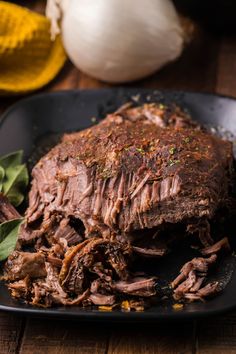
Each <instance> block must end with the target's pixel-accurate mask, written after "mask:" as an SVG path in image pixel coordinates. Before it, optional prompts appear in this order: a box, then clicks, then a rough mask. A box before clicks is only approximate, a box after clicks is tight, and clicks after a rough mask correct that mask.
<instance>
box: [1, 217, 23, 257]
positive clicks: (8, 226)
mask: <svg viewBox="0 0 236 354" xmlns="http://www.w3.org/2000/svg"><path fill="white" fill-rule="evenodd" d="M22 221H23V219H13V220H9V221H6V222H3V223H2V224H1V225H0V261H3V260H4V259H6V258H7V257H8V256H9V255H10V254H11V253H12V252H13V251H14V249H15V247H16V242H17V238H18V232H19V228H20V225H21V223H22Z"/></svg>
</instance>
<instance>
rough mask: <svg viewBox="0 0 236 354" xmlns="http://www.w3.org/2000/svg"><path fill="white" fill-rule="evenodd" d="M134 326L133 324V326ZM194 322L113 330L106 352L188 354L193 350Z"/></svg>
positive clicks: (109, 353) (117, 353)
mask: <svg viewBox="0 0 236 354" xmlns="http://www.w3.org/2000/svg"><path fill="white" fill-rule="evenodd" d="M134 327H135V326H134ZM194 334H195V331H194V324H192V323H189V324H182V325H181V326H176V324H169V325H166V324H164V325H160V324H159V325H157V324H156V325H152V326H148V327H144V328H143V326H139V327H136V328H133V326H131V327H130V328H128V329H127V328H125V329H119V330H118V331H117V330H113V331H112V335H111V337H110V341H109V345H108V354H119V353H122V354H131V353H135V354H144V353H145V354H151V353H152V354H155V353H163V354H177V353H185V354H189V353H192V352H193V344H194Z"/></svg>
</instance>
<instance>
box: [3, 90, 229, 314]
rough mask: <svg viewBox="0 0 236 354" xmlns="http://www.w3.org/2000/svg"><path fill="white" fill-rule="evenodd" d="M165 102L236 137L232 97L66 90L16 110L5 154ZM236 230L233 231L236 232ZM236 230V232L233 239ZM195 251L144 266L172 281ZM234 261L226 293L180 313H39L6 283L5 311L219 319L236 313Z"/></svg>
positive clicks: (220, 275)
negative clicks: (128, 106) (129, 108)
mask: <svg viewBox="0 0 236 354" xmlns="http://www.w3.org/2000/svg"><path fill="white" fill-rule="evenodd" d="M130 100H133V101H135V102H136V101H138V103H142V102H150V101H158V102H162V103H164V104H165V103H170V102H171V103H172V102H176V103H177V104H178V105H180V106H181V107H183V108H184V109H187V110H188V111H189V112H190V114H191V115H192V117H193V118H194V119H196V120H198V121H200V122H201V123H204V124H212V125H214V126H218V125H220V126H221V127H223V128H224V129H225V130H227V131H229V132H230V133H232V134H233V135H235V136H236V121H235V120H236V101H235V100H234V99H231V98H227V97H220V96H216V95H210V94H200V93H186V92H185V93H184V92H163V91H162V92H160V91H153V90H146V89H144V90H142V89H122V88H117V89H104V90H88V91H66V92H56V93H50V94H40V95H37V96H33V97H30V98H27V99H24V100H22V101H20V102H18V103H16V104H15V105H14V106H12V107H11V108H10V109H9V110H8V111H7V112H6V113H5V114H4V115H3V116H2V119H1V126H0V155H2V154H4V153H8V152H11V151H15V150H17V149H23V150H24V152H25V158H26V159H28V158H29V157H30V156H32V154H33V155H34V156H35V151H36V152H37V153H36V155H38V154H39V153H43V152H44V151H45V149H44V148H43V149H41V150H40V149H38V148H36V146H37V145H38V144H39V143H40V144H41V146H42V144H43V145H45V144H46V145H48V141H49V140H48V137H50V140H52V141H54V143H55V141H56V138H57V137H58V135H59V134H61V133H63V132H65V131H73V130H79V129H83V128H87V127H88V126H91V125H92V124H94V119H91V118H92V117H98V118H99V119H101V118H103V117H104V115H105V114H106V113H108V112H112V111H114V110H115V109H116V108H118V107H119V106H120V105H121V104H123V103H125V102H127V101H130ZM235 229H236V228H234V230H235ZM234 230H233V229H232V235H233V232H234ZM228 232H229V233H230V230H228ZM195 252H196V251H193V250H191V251H189V248H188V251H187V252H186V251H185V250H184V249H183V248H181V250H175V252H174V253H172V254H170V255H169V256H168V257H166V258H164V259H163V260H161V261H159V262H157V261H156V262H152V263H151V264H150V263H149V264H148V263H146V264H145V265H143V266H144V267H145V268H146V269H147V270H148V271H149V273H153V274H157V275H159V276H160V277H163V275H164V276H165V278H166V279H167V280H170V279H173V277H174V276H176V275H177V273H178V270H179V268H180V266H181V265H182V264H183V263H184V262H185V261H187V260H189V259H191V258H192V257H193V256H194V255H196V253H195ZM235 263H236V262H235V257H233V256H227V257H225V258H224V259H223V260H222V261H221V263H220V266H219V267H218V268H219V271H218V272H217V275H216V278H217V279H218V280H219V281H220V282H224V283H227V282H228V284H227V286H226V288H225V290H224V291H223V292H222V293H221V294H220V295H218V296H217V297H215V298H214V299H211V300H209V301H207V302H206V303H201V302H197V303H192V304H188V305H185V306H184V307H183V309H182V310H180V311H176V310H174V309H173V307H172V302H171V301H167V302H166V303H162V304H157V305H154V306H152V307H151V308H149V309H147V310H146V311H145V312H130V313H125V312H122V311H120V310H116V311H113V312H100V311H98V310H96V309H81V308H79V307H72V308H68V307H60V308H52V309H40V308H34V307H32V306H29V305H25V304H21V303H19V302H17V301H15V300H14V299H12V298H11V297H10V295H9V293H8V290H7V288H6V286H5V285H4V283H1V284H0V309H1V310H6V311H12V312H16V313H21V314H30V315H37V316H58V317H60V318H61V317H73V318H76V319H83V320H92V321H94V320H106V319H107V320H108V319H109V320H112V321H123V320H125V321H139V320H140V321H153V320H154V321H156V320H170V319H175V320H179V319H189V318H196V317H203V316H210V315H213V314H219V313H223V312H226V311H229V310H231V309H233V308H236V272H234V268H235Z"/></svg>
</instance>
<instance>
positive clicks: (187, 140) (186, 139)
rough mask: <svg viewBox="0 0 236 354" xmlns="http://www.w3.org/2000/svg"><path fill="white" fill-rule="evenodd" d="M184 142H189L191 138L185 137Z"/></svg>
mask: <svg viewBox="0 0 236 354" xmlns="http://www.w3.org/2000/svg"><path fill="white" fill-rule="evenodd" d="M184 142H185V143H186V144H187V143H189V142H190V138H189V137H188V136H187V137H186V138H184Z"/></svg>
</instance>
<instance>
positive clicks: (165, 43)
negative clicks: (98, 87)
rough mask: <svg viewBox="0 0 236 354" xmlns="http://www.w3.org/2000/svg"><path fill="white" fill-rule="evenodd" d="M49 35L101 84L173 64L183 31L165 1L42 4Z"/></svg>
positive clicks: (52, 0) (52, 1)
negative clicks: (56, 37) (60, 40)
mask: <svg viewBox="0 0 236 354" xmlns="http://www.w3.org/2000/svg"><path fill="white" fill-rule="evenodd" d="M46 14H47V16H48V17H49V18H50V19H51V21H52V30H53V34H54V35H55V34H57V33H58V32H59V27H58V26H57V21H58V20H59V19H60V16H61V14H62V20H61V32H62V38H63V43H64V47H65V49H66V52H67V54H68V56H69V58H70V59H71V61H72V62H73V63H74V64H75V66H76V67H78V68H79V69H80V70H82V71H83V72H85V73H87V74H89V75H91V76H93V77H95V78H97V79H101V80H103V81H107V82H113V83H120V82H127V81H132V80H137V79H141V78H143V77H145V76H147V75H150V74H151V73H153V72H155V71H156V70H158V69H160V68H161V67H162V66H163V65H165V64H167V63H168V62H171V61H173V60H175V59H176V58H177V57H178V56H179V55H180V54H181V52H182V50H183V44H184V32H183V30H182V27H181V25H180V21H179V17H178V14H177V12H176V10H175V8H174V5H173V4H172V2H171V1H170V0H145V1H143V0H64V1H60V0H48V3H47V10H46Z"/></svg>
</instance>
